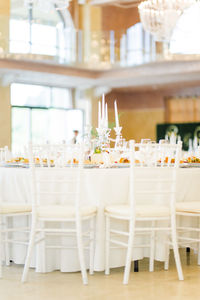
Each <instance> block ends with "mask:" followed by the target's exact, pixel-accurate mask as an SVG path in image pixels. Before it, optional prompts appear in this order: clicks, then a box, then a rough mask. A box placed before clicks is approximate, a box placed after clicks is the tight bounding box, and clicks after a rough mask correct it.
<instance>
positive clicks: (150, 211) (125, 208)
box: [105, 204, 170, 218]
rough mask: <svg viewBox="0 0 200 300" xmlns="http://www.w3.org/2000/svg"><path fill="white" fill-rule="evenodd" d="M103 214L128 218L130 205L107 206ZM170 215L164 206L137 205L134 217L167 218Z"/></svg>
mask: <svg viewBox="0 0 200 300" xmlns="http://www.w3.org/2000/svg"><path fill="white" fill-rule="evenodd" d="M105 212H106V213H107V214H111V215H113V216H116V217H122V218H123V217H125V218H129V217H130V205H125V204H122V205H108V206H106V207H105ZM169 215H170V211H169V208H167V207H165V206H152V205H139V206H137V207H136V217H138V218H139V217H141V218H142V217H144V218H145V217H150V218H151V217H167V216H169Z"/></svg>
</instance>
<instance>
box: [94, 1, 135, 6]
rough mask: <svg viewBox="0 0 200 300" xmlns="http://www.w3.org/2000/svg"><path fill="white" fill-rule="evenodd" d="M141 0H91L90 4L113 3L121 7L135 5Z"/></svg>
mask: <svg viewBox="0 0 200 300" xmlns="http://www.w3.org/2000/svg"><path fill="white" fill-rule="evenodd" d="M140 2H141V0H91V1H90V4H91V5H98V6H99V5H114V6H118V7H121V8H130V7H137V6H138V4H139V3H140Z"/></svg>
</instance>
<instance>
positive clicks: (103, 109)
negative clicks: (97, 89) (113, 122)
mask: <svg viewBox="0 0 200 300" xmlns="http://www.w3.org/2000/svg"><path fill="white" fill-rule="evenodd" d="M101 118H102V123H103V124H104V122H105V95H104V94H103V96H102V116H101Z"/></svg>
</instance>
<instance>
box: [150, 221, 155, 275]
mask: <svg viewBox="0 0 200 300" xmlns="http://www.w3.org/2000/svg"><path fill="white" fill-rule="evenodd" d="M154 227H155V221H152V228H154ZM150 239H151V241H150V258H149V272H153V271H154V256H155V253H154V252H155V230H152V231H151V236H150Z"/></svg>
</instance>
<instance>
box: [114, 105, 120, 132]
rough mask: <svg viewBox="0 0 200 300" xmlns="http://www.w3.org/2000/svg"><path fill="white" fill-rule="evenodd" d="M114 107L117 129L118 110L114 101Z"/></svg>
mask: <svg viewBox="0 0 200 300" xmlns="http://www.w3.org/2000/svg"><path fill="white" fill-rule="evenodd" d="M114 107H115V126H116V127H119V118H118V110H117V101H116V100H115V103H114Z"/></svg>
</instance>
